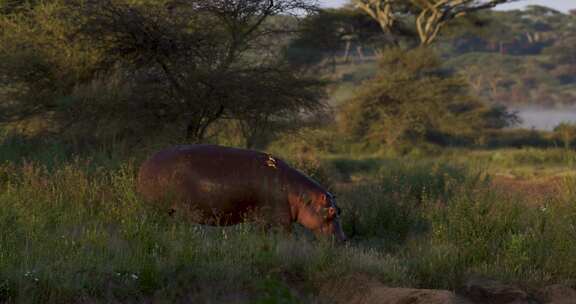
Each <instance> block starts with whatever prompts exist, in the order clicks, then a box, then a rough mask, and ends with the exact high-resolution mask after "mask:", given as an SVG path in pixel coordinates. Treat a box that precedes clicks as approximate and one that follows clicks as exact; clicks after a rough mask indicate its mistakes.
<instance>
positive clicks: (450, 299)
mask: <svg viewBox="0 0 576 304" xmlns="http://www.w3.org/2000/svg"><path fill="white" fill-rule="evenodd" d="M320 298H322V299H326V300H330V303H337V304H339V303H342V304H372V303H374V304H470V302H469V301H467V300H465V299H463V298H460V297H458V296H456V295H455V294H454V293H452V292H450V291H446V290H430V289H411V288H389V287H386V286H384V285H383V284H382V283H380V282H378V281H377V280H374V279H371V278H370V277H368V276H366V275H352V276H348V277H346V278H343V279H340V280H336V281H333V282H328V283H326V284H325V285H324V286H322V288H321V290H320Z"/></svg>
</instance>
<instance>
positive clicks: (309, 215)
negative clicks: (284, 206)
mask: <svg viewBox="0 0 576 304" xmlns="http://www.w3.org/2000/svg"><path fill="white" fill-rule="evenodd" d="M300 206H301V207H300V208H299V210H298V214H297V221H298V222H299V223H300V224H302V225H303V226H304V227H306V228H308V229H310V230H311V231H312V232H314V234H316V235H319V236H320V235H325V236H335V237H336V239H337V240H338V241H346V235H345V234H344V231H343V230H342V226H341V225H340V208H338V206H336V201H335V197H334V195H332V194H331V193H329V192H323V193H314V194H311V195H309V197H307V198H305V199H304V200H303V201H302V204H301V205H300Z"/></svg>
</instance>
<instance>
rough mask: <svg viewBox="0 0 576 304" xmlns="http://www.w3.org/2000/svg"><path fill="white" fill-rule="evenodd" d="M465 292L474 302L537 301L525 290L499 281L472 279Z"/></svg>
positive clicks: (514, 303)
mask: <svg viewBox="0 0 576 304" xmlns="http://www.w3.org/2000/svg"><path fill="white" fill-rule="evenodd" d="M464 294H465V295H466V297H467V298H469V299H471V300H473V301H474V303H490V304H529V303H535V302H534V301H533V299H532V297H531V296H530V295H528V293H527V292H525V291H524V290H522V289H520V288H518V287H516V286H513V285H508V284H503V283H501V282H498V281H493V280H486V279H472V280H470V281H468V282H467V283H466V286H465V289H464Z"/></svg>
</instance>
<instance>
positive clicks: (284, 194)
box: [137, 145, 346, 241]
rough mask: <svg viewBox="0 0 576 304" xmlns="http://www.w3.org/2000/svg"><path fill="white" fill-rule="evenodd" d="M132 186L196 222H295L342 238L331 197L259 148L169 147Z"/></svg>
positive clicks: (286, 224)
mask: <svg viewBox="0 0 576 304" xmlns="http://www.w3.org/2000/svg"><path fill="white" fill-rule="evenodd" d="M137 190H138V192H139V193H141V195H142V196H143V198H144V199H145V200H146V201H150V202H156V203H157V204H159V205H158V206H161V208H165V210H166V211H167V212H169V213H170V214H173V213H177V212H181V213H182V214H185V216H186V217H188V218H190V219H191V220H192V221H194V222H197V223H199V224H206V225H213V226H228V225H235V224H238V223H241V222H244V221H260V222H261V223H264V224H265V225H266V226H267V227H270V226H271V225H274V226H276V227H281V228H283V230H285V231H291V227H292V223H293V222H298V223H300V224H301V225H302V226H304V227H305V228H307V229H308V230H310V231H312V232H313V233H314V234H316V235H317V236H323V235H325V236H334V237H335V238H336V239H337V240H339V241H345V240H346V236H345V234H344V232H343V230H342V227H341V225H340V218H339V217H340V209H339V208H338V207H337V206H336V202H335V197H334V195H332V194H331V193H330V192H328V191H327V190H326V189H324V188H323V187H322V186H320V184H318V183H317V182H316V181H314V180H313V179H311V178H310V177H308V176H306V175H305V174H303V173H302V172H300V171H298V170H296V169H294V168H292V167H290V166H289V165H288V164H286V163H285V162H284V161H282V160H281V159H279V158H276V157H274V156H272V155H270V154H267V153H263V152H258V151H252V150H246V149H239V148H231V147H224V146H218V145H181V146H175V147H171V148H168V149H165V150H162V151H159V152H157V153H155V154H154V155H152V156H151V157H150V158H149V159H148V160H146V161H145V162H144V163H143V164H142V165H141V167H140V170H139V172H138V180H137Z"/></svg>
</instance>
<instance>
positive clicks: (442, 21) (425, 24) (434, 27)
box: [354, 0, 517, 45]
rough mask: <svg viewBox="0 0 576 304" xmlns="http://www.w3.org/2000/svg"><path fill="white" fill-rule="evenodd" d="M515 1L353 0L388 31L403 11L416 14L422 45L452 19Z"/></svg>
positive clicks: (431, 40)
mask: <svg viewBox="0 0 576 304" xmlns="http://www.w3.org/2000/svg"><path fill="white" fill-rule="evenodd" d="M512 1H517V0H354V2H355V3H356V5H357V6H358V7H359V8H360V9H362V10H363V11H364V12H366V13H367V14H368V15H370V16H371V17H372V18H374V19H375V20H377V21H378V23H379V24H380V26H381V27H382V29H383V30H384V31H385V32H391V30H392V28H393V27H394V26H395V25H396V23H397V19H398V18H399V17H398V16H399V15H400V14H406V13H411V14H414V15H415V16H416V19H415V26H416V29H417V31H418V35H419V37H420V44H422V45H429V44H431V43H432V42H433V41H434V39H436V37H437V36H438V33H439V32H440V30H441V29H442V28H443V27H444V26H445V25H446V23H447V22H449V21H450V20H453V19H455V18H458V17H461V16H464V15H467V14H469V13H472V12H475V11H479V10H483V9H489V8H493V7H496V6H497V5H499V4H503V3H509V2H512Z"/></svg>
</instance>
